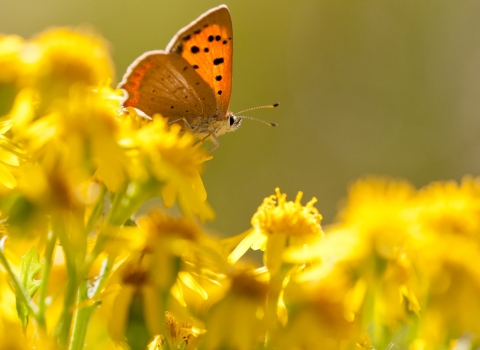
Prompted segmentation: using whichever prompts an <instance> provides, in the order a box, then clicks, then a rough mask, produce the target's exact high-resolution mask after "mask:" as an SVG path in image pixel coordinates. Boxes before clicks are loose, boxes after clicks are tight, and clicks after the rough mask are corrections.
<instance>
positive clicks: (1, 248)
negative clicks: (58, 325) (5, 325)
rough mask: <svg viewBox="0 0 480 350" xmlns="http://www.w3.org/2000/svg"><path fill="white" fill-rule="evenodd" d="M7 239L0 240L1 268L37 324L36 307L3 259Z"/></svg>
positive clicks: (5, 259)
mask: <svg viewBox="0 0 480 350" xmlns="http://www.w3.org/2000/svg"><path fill="white" fill-rule="evenodd" d="M6 239H7V236H5V237H3V238H2V239H1V240H0V262H1V263H2V265H3V267H4V268H5V270H6V271H7V273H8V275H9V276H10V278H11V280H12V283H13V285H14V287H15V290H16V291H17V296H19V297H20V299H21V300H22V302H23V303H25V305H26V306H27V308H28V311H29V313H30V314H31V315H32V316H33V317H34V318H35V320H36V321H37V322H38V321H39V319H38V307H37V305H35V303H34V302H33V300H32V298H30V295H28V292H27V291H26V290H25V288H24V287H23V285H22V283H21V282H20V280H19V279H18V277H17V275H16V274H15V273H14V272H13V270H12V268H11V266H10V264H9V263H8V260H7V258H6V257H5V254H4V246H5V240H6ZM38 324H39V325H40V326H45V325H44V324H43V325H42V324H41V323H40V322H38Z"/></svg>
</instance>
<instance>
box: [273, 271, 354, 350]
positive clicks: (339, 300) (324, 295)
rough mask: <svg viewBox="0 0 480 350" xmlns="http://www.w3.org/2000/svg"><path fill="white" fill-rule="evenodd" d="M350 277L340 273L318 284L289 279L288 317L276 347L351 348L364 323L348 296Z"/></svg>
mask: <svg viewBox="0 0 480 350" xmlns="http://www.w3.org/2000/svg"><path fill="white" fill-rule="evenodd" d="M349 287H350V286H349V281H348V278H345V276H342V275H341V274H338V275H336V276H335V277H332V278H330V279H328V280H323V281H322V282H321V283H317V284H316V285H311V284H305V283H295V282H293V283H289V284H288V286H287V287H286V289H285V295H286V296H287V297H286V300H285V302H286V303H287V305H289V310H290V313H289V318H288V322H287V324H286V326H285V327H284V328H279V329H277V332H276V337H275V338H276V342H275V348H276V349H277V348H278V349H285V350H287V349H311V350H314V349H352V348H353V346H354V345H355V343H357V342H358V341H359V340H360V338H361V333H360V330H361V327H360V325H361V323H360V320H359V319H356V318H354V317H352V316H351V310H349V308H348V305H347V304H346V303H345V299H347V298H352V295H351V293H349Z"/></svg>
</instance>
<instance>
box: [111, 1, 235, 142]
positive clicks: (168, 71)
mask: <svg viewBox="0 0 480 350" xmlns="http://www.w3.org/2000/svg"><path fill="white" fill-rule="evenodd" d="M232 53H233V31H232V19H231V17H230V12H229V10H228V8H227V6H225V5H220V6H218V7H215V8H213V9H211V10H209V11H207V12H205V13H204V14H203V15H201V16H200V17H198V18H197V19H196V20H195V21H193V22H192V23H190V24H189V25H187V26H186V27H184V28H182V29H181V30H180V31H179V32H178V33H177V34H176V35H175V36H174V37H173V38H172V40H171V41H170V42H169V44H168V45H167V48H166V50H156V51H149V52H146V53H144V54H143V55H141V56H140V57H138V58H137V59H136V60H135V61H134V62H133V63H132V64H131V65H130V66H129V67H128V69H127V72H126V73H125V75H124V77H123V79H122V81H121V82H120V84H119V88H121V89H123V90H124V91H125V92H126V94H124V99H123V101H122V105H123V107H134V108H136V109H137V110H140V111H141V112H143V113H144V114H146V115H147V116H150V117H151V116H153V115H154V114H155V113H160V114H161V115H162V116H164V117H167V118H168V121H169V123H170V124H171V123H179V124H180V125H182V128H183V129H187V130H189V131H191V132H192V133H193V134H195V135H197V136H199V137H201V138H203V139H207V138H208V137H210V138H211V139H212V141H213V142H214V145H215V146H214V148H213V149H215V148H217V147H218V145H219V144H220V142H219V141H218V138H217V137H218V136H219V135H222V134H224V133H226V132H230V131H234V130H236V129H237V128H238V127H239V126H240V124H241V122H242V118H241V117H237V116H235V115H234V114H233V113H231V112H229V111H228V106H229V103H230V96H231V92H232ZM213 149H212V150H213Z"/></svg>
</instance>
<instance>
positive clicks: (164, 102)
mask: <svg viewBox="0 0 480 350" xmlns="http://www.w3.org/2000/svg"><path fill="white" fill-rule="evenodd" d="M119 87H120V88H121V89H124V90H125V91H126V92H127V95H126V96H125V99H124V101H123V106H124V107H129V106H130V107H134V108H137V109H139V110H141V111H142V112H144V113H145V114H147V115H149V116H152V115H153V114H155V113H160V114H161V115H162V116H164V117H167V118H169V120H170V121H174V120H177V119H181V118H185V119H186V120H187V122H188V123H189V124H190V125H195V124H196V120H197V119H198V118H205V117H207V116H212V115H214V114H215V111H216V105H215V96H214V93H213V90H212V89H211V88H210V86H208V85H207V84H206V83H205V81H204V80H203V78H202V77H201V76H200V75H198V74H197V72H196V71H195V70H194V69H193V67H192V66H191V65H190V64H189V63H188V62H187V61H185V59H184V58H183V57H181V56H180V55H178V54H175V53H170V52H166V51H150V52H146V53H145V54H143V55H142V56H140V57H139V58H137V59H136V60H135V61H134V62H133V63H132V64H131V65H130V67H129V68H128V69H127V72H126V73H125V75H124V77H123V80H122V82H121V83H120V84H119Z"/></svg>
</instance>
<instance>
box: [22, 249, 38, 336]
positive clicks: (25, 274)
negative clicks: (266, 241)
mask: <svg viewBox="0 0 480 350" xmlns="http://www.w3.org/2000/svg"><path fill="white" fill-rule="evenodd" d="M41 269H42V264H41V263H40V261H39V254H38V250H37V249H35V248H34V247H32V248H30V250H29V251H28V252H27V253H26V254H25V255H24V256H22V260H21V264H20V282H21V283H22V286H23V287H24V288H25V290H26V291H27V293H28V295H29V296H30V297H33V295H34V294H35V292H36V291H37V289H38V287H39V286H40V283H41V281H40V280H36V279H35V275H36V274H37V273H38V272H39V271H40V270H41ZM18 293H20V291H16V294H17V296H16V299H17V313H18V318H19V319H20V322H21V323H22V326H23V328H25V327H27V324H28V308H27V305H25V303H24V302H23V301H21V299H20V298H19V296H18Z"/></svg>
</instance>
